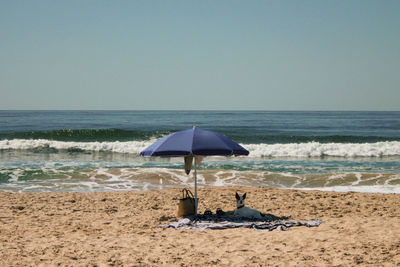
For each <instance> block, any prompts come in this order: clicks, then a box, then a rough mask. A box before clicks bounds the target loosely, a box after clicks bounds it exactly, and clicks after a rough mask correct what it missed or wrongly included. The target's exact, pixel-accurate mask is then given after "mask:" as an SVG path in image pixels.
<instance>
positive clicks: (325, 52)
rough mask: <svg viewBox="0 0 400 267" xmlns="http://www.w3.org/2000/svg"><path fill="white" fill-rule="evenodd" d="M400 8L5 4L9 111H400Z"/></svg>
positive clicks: (2, 20) (0, 8)
mask: <svg viewBox="0 0 400 267" xmlns="http://www.w3.org/2000/svg"><path fill="white" fill-rule="evenodd" d="M399 14H400V1H388V0H377V1H368V0H360V1H351V0H342V1H339V0H337V1H321V0H316V1H278V0H277V1H222V0H217V1H216V0H212V1H188V0H184V1H164V0H160V1H151V0H145V1H128V0H127V1H109V0H107V1H90V0H85V1H82V0H79V1H73V0H72V1H71V0H68V1H54V0H49V1H40V0H37V1H31V0H27V1H20V0H16V1H14V0H9V1H5V0H0V96H1V97H0V109H231V110H232V109H233V110H236V109H249V110H250V109H261V110H400V15H399Z"/></svg>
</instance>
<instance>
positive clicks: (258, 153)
mask: <svg viewBox="0 0 400 267" xmlns="http://www.w3.org/2000/svg"><path fill="white" fill-rule="evenodd" d="M154 141H155V140H147V141H126V142H119V141H115V142H65V141H53V140H45V139H37V140H33V139H13V140H1V141H0V150H28V149H42V148H44V149H57V150H71V149H78V150H82V151H94V152H99V151H104V152H113V153H127V154H136V155H138V154H139V153H140V152H141V151H142V150H144V149H145V148H146V147H148V146H149V145H151V144H152V143H153V142H154ZM242 146H243V147H245V148H246V149H247V150H249V151H250V157H303V158H304V157H324V156H332V157H386V156H400V142H399V141H390V142H376V143H361V144H360V143H319V142H309V143H292V144H242Z"/></svg>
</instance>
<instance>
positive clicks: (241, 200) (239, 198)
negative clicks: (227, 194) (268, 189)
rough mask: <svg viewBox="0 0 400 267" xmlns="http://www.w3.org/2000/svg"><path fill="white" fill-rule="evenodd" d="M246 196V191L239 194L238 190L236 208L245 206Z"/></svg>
mask: <svg viewBox="0 0 400 267" xmlns="http://www.w3.org/2000/svg"><path fill="white" fill-rule="evenodd" d="M245 198H246V193H244V194H243V196H239V194H238V193H237V192H236V208H238V209H240V208H243V207H244V200H245Z"/></svg>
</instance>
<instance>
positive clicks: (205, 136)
mask: <svg viewBox="0 0 400 267" xmlns="http://www.w3.org/2000/svg"><path fill="white" fill-rule="evenodd" d="M140 154H141V155H142V156H164V157H178V156H187V155H193V156H239V155H244V156H247V155H248V154H249V151H247V150H246V149H244V148H243V147H242V146H241V145H239V144H238V143H236V142H234V141H232V140H231V139H230V138H228V137H226V136H225V135H223V134H220V133H217V132H212V131H207V130H203V129H199V128H196V127H194V128H193V129H189V130H184V131H180V132H176V133H172V134H170V135H167V136H164V137H163V138H161V139H159V140H157V141H156V142H155V143H154V144H152V145H151V146H149V147H148V148H146V149H145V150H143V151H142V152H141V153H140Z"/></svg>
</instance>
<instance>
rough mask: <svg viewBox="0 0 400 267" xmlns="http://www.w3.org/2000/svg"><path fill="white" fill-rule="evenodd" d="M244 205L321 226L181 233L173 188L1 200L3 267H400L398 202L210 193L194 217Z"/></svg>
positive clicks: (259, 191) (398, 198)
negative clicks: (239, 200)
mask: <svg viewBox="0 0 400 267" xmlns="http://www.w3.org/2000/svg"><path fill="white" fill-rule="evenodd" d="M236 191H238V192H240V193H244V192H247V202H246V204H247V206H250V207H252V208H256V209H259V210H261V211H263V212H265V213H272V214H274V215H277V216H291V217H292V218H293V219H298V220H304V219H312V218H318V219H322V220H323V224H322V225H320V226H319V227H314V228H307V227H293V228H291V230H289V231H272V232H258V231H255V230H252V229H229V230H204V231H198V230H182V229H178V230H177V229H171V228H168V229H164V228H156V226H158V225H161V224H165V223H167V222H170V221H173V220H176V219H177V218H176V217H175V216H176V211H177V206H178V199H179V197H180V189H168V190H159V191H132V192H115V193H18V194H9V193H0V241H1V246H0V254H1V255H0V265H1V266H40V265H42V266H53V265H62V266H64V265H67V266H161V265H164V266H209V265H217V266H275V265H277V266H354V265H357V264H360V265H361V266H368V265H370V266H396V265H397V266H400V209H399V207H400V195H395V194H362V193H335V192H319V191H295V190H278V189H269V188H254V187H252V188H250V187H218V188H215V187H214V188H211V187H210V188H202V189H200V190H199V197H200V203H199V205H200V206H199V211H200V212H204V210H205V209H211V210H212V211H213V212H215V210H216V209H217V208H222V209H223V210H232V209H234V207H235V195H234V194H235V192H236Z"/></svg>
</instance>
